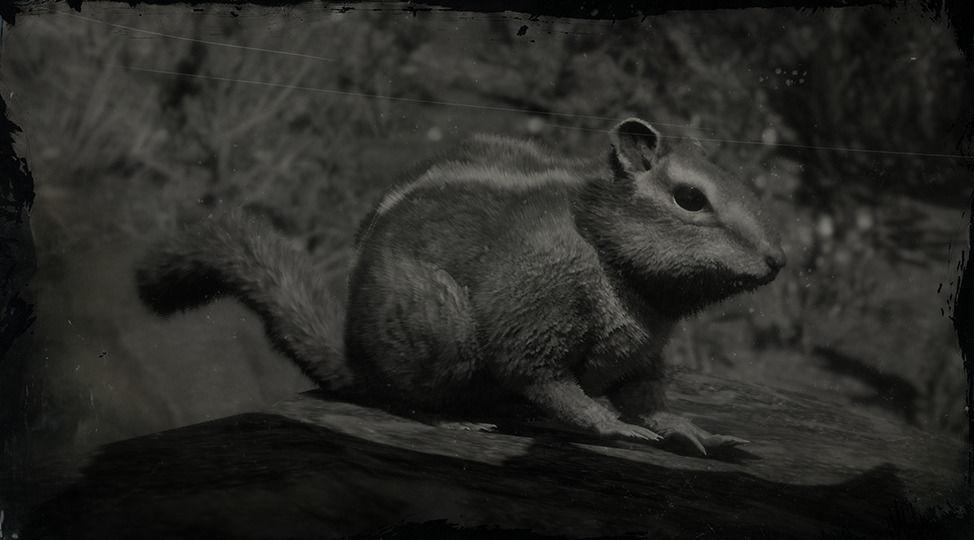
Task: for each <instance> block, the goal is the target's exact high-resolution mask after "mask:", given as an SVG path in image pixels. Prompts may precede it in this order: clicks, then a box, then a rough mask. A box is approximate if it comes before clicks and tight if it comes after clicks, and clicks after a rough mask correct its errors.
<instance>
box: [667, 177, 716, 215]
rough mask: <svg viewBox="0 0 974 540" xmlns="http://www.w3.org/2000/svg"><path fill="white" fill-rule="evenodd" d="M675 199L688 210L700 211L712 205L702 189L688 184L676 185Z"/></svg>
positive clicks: (681, 206)
mask: <svg viewBox="0 0 974 540" xmlns="http://www.w3.org/2000/svg"><path fill="white" fill-rule="evenodd" d="M673 201H674V202H676V204H678V205H679V206H680V208H682V209H684V210H686V211H687V212H699V211H701V210H703V209H705V208H707V207H708V206H710V203H709V202H707V196H706V195H704V194H703V192H702V191H700V190H699V189H697V188H695V187H693V186H688V185H686V184H681V185H679V186H676V189H674V190H673Z"/></svg>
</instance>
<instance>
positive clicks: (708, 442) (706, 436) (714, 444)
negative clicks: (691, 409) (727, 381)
mask: <svg viewBox="0 0 974 540" xmlns="http://www.w3.org/2000/svg"><path fill="white" fill-rule="evenodd" d="M644 423H645V425H647V426H648V427H650V428H651V429H653V430H655V431H658V432H659V433H660V434H662V435H663V444H664V445H673V446H676V447H678V448H680V449H683V450H684V451H686V452H687V453H690V454H693V455H697V456H700V457H706V456H708V455H709V454H708V452H707V450H708V449H710V450H714V449H717V448H730V447H736V446H739V445H742V444H748V443H750V441H748V440H747V439H742V438H740V437H734V436H732V435H715V434H713V433H710V432H708V431H706V430H704V429H702V428H699V427H697V426H695V425H694V424H693V423H692V422H690V421H689V420H687V419H686V418H683V417H682V416H678V415H675V414H672V413H656V414H654V415H652V416H650V417H648V418H646V419H645V421H644Z"/></svg>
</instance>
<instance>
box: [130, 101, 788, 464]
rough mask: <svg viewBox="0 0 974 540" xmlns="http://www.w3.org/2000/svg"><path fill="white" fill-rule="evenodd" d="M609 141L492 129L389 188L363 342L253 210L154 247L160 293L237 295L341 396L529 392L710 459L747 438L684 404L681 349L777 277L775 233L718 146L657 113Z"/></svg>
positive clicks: (577, 415)
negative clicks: (669, 130) (688, 330)
mask: <svg viewBox="0 0 974 540" xmlns="http://www.w3.org/2000/svg"><path fill="white" fill-rule="evenodd" d="M609 142H610V143H611V144H610V145H609V146H610V149H609V152H608V160H607V161H606V160H604V159H569V158H565V157H561V156H558V155H556V154H554V153H552V152H550V151H548V150H546V149H545V148H543V147H542V146H541V145H539V144H536V143H534V142H529V141H521V140H516V139H510V138H505V137H500V136H486V135H482V136H476V137H474V138H473V139H472V140H471V141H469V142H468V143H467V144H465V145H464V146H462V147H461V148H460V149H459V151H458V152H457V154H456V157H454V158H452V159H447V160H442V161H439V162H435V163H434V164H432V165H430V166H429V167H427V168H426V169H425V170H424V171H423V172H422V174H420V175H419V176H417V177H415V178H413V179H412V180H410V181H408V182H406V183H403V184H401V185H399V186H397V187H395V188H393V189H392V190H391V191H389V192H388V193H386V194H385V196H384V197H383V198H382V199H381V201H380V202H379V203H378V205H377V206H376V207H375V208H374V209H373V210H372V212H371V214H370V215H369V216H367V217H366V219H365V221H364V222H363V225H362V227H361V229H360V231H359V233H358V235H357V239H356V248H357V254H356V257H355V260H354V261H353V263H352V265H351V273H350V276H349V280H348V302H347V308H346V317H345V321H344V339H343V340H342V339H340V338H338V339H336V338H335V337H333V336H336V335H338V332H336V330H335V325H336V324H338V322H337V321H334V320H332V318H329V317H328V316H327V314H326V310H324V309H322V307H323V306H326V305H327V304H328V303H329V302H330V301H331V300H330V299H329V295H328V293H327V291H326V290H325V289H324V287H323V286H322V285H321V284H320V283H319V281H318V279H317V277H316V275H315V271H314V269H313V268H312V264H311V262H310V257H309V256H307V255H306V254H304V253H301V252H298V251H297V250H295V249H293V248H291V247H290V245H289V244H288V243H287V242H286V241H285V240H284V239H283V238H281V237H280V236H278V235H277V234H276V233H274V232H273V231H272V230H270V229H269V228H267V227H265V226H262V225H261V224H259V223H258V222H256V221H253V220H251V219H249V218H247V217H244V216H243V215H242V214H239V213H231V214H229V215H225V216H223V217H219V218H213V219H210V220H208V221H207V222H205V223H203V224H200V225H197V226H195V227H194V228H191V229H189V230H187V231H184V232H183V233H181V234H179V235H176V236H175V237H172V238H169V239H168V240H165V241H163V242H162V243H161V244H159V245H158V246H156V247H155V248H154V249H153V250H151V252H150V253H149V255H148V256H147V257H146V258H145V260H144V261H143V262H142V264H141V265H140V266H139V268H138V269H137V282H138V285H139V289H140V296H141V297H142V299H143V300H144V301H145V302H146V303H147V304H148V305H149V306H150V307H152V308H154V309H155V310H156V311H157V312H159V313H161V314H169V313H172V312H175V311H178V310H182V309H187V308H190V307H194V306H197V305H200V304H203V303H205V302H208V301H209V300H211V299H213V298H215V297H217V296H220V295H230V296H234V297H237V298H239V299H240V300H241V301H243V302H244V303H245V304H246V305H248V306H249V307H250V308H252V309H253V310H254V311H255V312H256V313H257V314H258V315H259V316H260V318H261V319H262V321H263V322H264V324H265V327H266V331H267V334H268V336H269V338H270V339H271V340H272V342H273V343H274V345H275V346H276V347H277V348H278V349H279V350H280V351H281V352H282V353H283V354H285V355H286V356H288V357H290V358H291V359H292V360H293V361H295V362H296V363H297V364H298V365H299V366H300V367H301V368H302V369H303V371H304V372H305V373H306V374H307V375H308V376H310V377H311V378H312V379H313V380H314V381H316V382H317V383H318V384H319V385H321V386H322V387H324V388H326V389H330V390H334V391H337V392H341V391H344V390H349V389H356V391H358V392H360V393H362V394H363V395H365V394H367V395H370V396H382V397H383V399H387V400H391V401H392V402H395V403H399V404H405V405H407V406H408V407H412V408H416V409H422V410H427V411H441V410H446V409H449V408H452V407H459V406H462V405H467V406H474V407H480V406H490V405H491V404H492V403H494V404H499V403H503V402H507V401H508V400H512V399H513V400H526V401H527V402H529V403H530V404H532V405H533V406H535V407H536V408H538V409H540V410H541V411H543V412H544V413H545V414H546V415H550V417H552V418H553V419H556V420H558V421H560V422H562V423H565V424H568V425H569V426H571V427H573V428H576V429H580V430H584V431H585V432H587V433H590V434H593V435H597V436H600V437H606V438H623V439H633V440H640V441H660V440H661V439H666V440H669V441H672V442H677V443H682V444H683V445H685V447H686V448H689V449H690V450H691V452H695V453H697V454H699V455H707V451H708V449H712V448H714V447H718V446H724V445H735V444H740V443H744V442H747V441H745V440H743V439H740V438H737V437H733V436H723V435H713V434H711V433H708V432H706V431H704V430H703V429H701V428H699V427H696V426H695V425H693V424H692V423H690V422H689V421H687V420H685V419H683V418H682V417H680V416H678V415H676V414H673V413H670V412H669V411H668V410H667V406H666V400H665V396H664V388H665V384H664V377H663V360H662V358H661V352H662V349H663V347H664V345H665V344H666V342H667V339H668V337H669V335H670V333H671V330H672V329H673V327H674V325H675V324H676V323H677V322H678V321H679V320H680V319H681V318H683V317H685V316H687V315H690V314H692V313H694V312H696V311H698V310H700V309H702V308H704V307H706V306H707V305H708V304H711V303H713V302H716V301H719V300H721V299H724V298H726V297H728V296H730V295H733V294H735V293H738V292H741V291H745V290H749V289H753V288H756V287H758V286H760V285H762V284H766V283H768V282H770V281H771V280H773V279H774V277H775V275H776V274H777V272H778V270H779V269H780V268H781V267H782V266H783V265H784V264H785V255H784V253H783V251H782V250H781V248H780V246H779V239H778V236H777V234H776V232H775V229H774V227H773V225H772V224H771V222H770V221H769V218H768V216H767V215H766V213H765V212H764V210H763V209H762V207H761V205H760V203H759V201H758V198H757V196H756V195H755V193H754V191H753V188H751V187H750V186H749V185H748V184H746V183H744V182H742V181H741V180H738V179H736V178H734V177H733V176H731V175H730V174H728V173H727V172H725V171H723V170H721V169H720V168H718V167H717V166H716V165H714V164H713V163H711V162H710V161H709V160H708V159H707V158H706V157H705V155H704V152H703V150H702V149H701V148H700V146H699V145H697V144H694V143H692V142H687V141H681V140H676V139H664V138H663V137H662V136H661V135H660V133H659V132H658V131H657V130H656V129H655V128H654V127H652V126H651V125H650V124H649V123H648V122H646V121H644V120H641V119H639V118H630V119H627V120H625V121H623V122H621V123H619V124H618V125H616V126H615V127H614V128H613V129H612V130H611V131H610V133H609ZM330 336H332V337H330ZM342 341H343V342H342Z"/></svg>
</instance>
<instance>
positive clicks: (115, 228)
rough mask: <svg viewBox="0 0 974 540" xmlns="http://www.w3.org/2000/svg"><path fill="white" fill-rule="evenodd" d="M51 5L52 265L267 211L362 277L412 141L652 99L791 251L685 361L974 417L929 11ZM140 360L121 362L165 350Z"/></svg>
mask: <svg viewBox="0 0 974 540" xmlns="http://www.w3.org/2000/svg"><path fill="white" fill-rule="evenodd" d="M51 11H57V12H59V13H58V14H50V15H43V16H32V17H25V18H23V20H22V21H18V23H17V26H16V27H15V28H14V29H13V30H12V31H11V32H9V33H8V35H5V36H4V40H5V44H4V51H3V52H4V54H3V58H2V61H3V63H2V87H3V91H4V93H5V95H8V94H12V100H11V110H12V114H13V116H14V119H15V120H16V121H17V122H18V123H19V124H21V125H22V126H23V127H24V129H25V132H26V134H27V136H26V137H25V140H24V144H25V148H26V150H25V152H24V153H25V154H26V157H27V158H28V160H29V162H30V164H31V166H32V167H33V169H34V175H35V178H36V181H37V203H36V204H35V216H34V221H33V223H34V229H35V236H36V241H37V244H38V251H39V259H40V261H41V267H42V271H41V273H40V275H39V277H38V284H37V286H38V287H41V288H42V287H45V286H48V287H52V288H56V287H57V283H59V282H62V281H64V279H65V276H64V270H63V269H64V268H76V267H77V265H74V266H71V265H70V264H68V262H69V261H78V260H82V261H84V260H85V258H86V255H85V254H86V253H89V252H90V250H92V249H94V248H95V247H97V246H103V245H105V244H107V243H112V242H121V243H123V244H124V245H132V246H139V245H141V244H142V243H144V241H145V240H146V239H150V238H152V237H154V235H156V234H158V233H160V232H162V231H164V230H165V229H167V228H170V227H174V226H176V225H178V224H179V223H182V222H184V221H187V220H193V219H198V218H199V217H200V216H203V215H205V214H207V213H210V212H214V211H219V210H220V209H221V208H226V207H238V206H244V207H248V208H250V209H251V210H253V211H256V212H259V213H262V214H264V215H266V216H267V217H269V218H270V219H271V220H272V221H273V222H274V223H275V224H276V225H277V226H278V227H279V228H280V229H281V230H282V231H284V232H285V233H286V234H287V235H289V236H290V237H292V238H293V239H294V242H295V245H296V246H298V247H300V248H302V249H307V250H308V251H309V252H311V253H312V254H313V255H314V256H315V257H316V259H317V260H318V262H319V263H320V265H321V268H322V272H323V273H326V275H328V276H329V277H330V278H331V282H332V283H333V285H334V287H335V290H336V296H337V297H339V298H340V297H341V296H342V294H341V289H342V287H343V286H344V273H345V265H346V263H347V261H348V256H349V249H350V242H351V239H352V235H353V231H354V230H355V228H356V226H357V223H358V220H359V219H361V217H363V216H364V215H365V213H366V212H367V210H368V208H369V207H370V205H371V204H373V203H374V202H375V201H376V199H377V198H378V196H379V195H380V194H381V192H382V191H383V190H384V189H385V188H386V187H387V186H389V185H390V184H391V183H393V182H394V181H395V180H397V179H398V175H399V174H400V171H401V170H403V169H404V168H405V167H407V166H408V165H410V164H411V163H412V162H415V161H417V160H419V159H421V158H425V157H428V156H431V155H433V154H435V153H436V152H439V151H441V150H442V149H444V148H446V147H448V146H449V145H450V143H451V141H454V140H456V139H458V138H461V137H463V136H465V135H466V134H468V133H469V132H472V131H499V132H503V133H509V134H519V135H522V136H525V137H539V138H542V139H544V140H546V141H548V142H550V143H552V144H554V145H555V146H557V147H558V148H560V149H562V150H564V151H565V152H568V153H572V154H579V155H598V154H599V153H601V152H603V151H604V149H605V146H606V142H605V139H604V137H605V133H604V131H605V130H606V129H607V127H608V126H610V125H611V124H612V122H613V121H615V120H616V119H619V118H622V117H624V116H627V115H631V114H638V115H640V116H643V117H645V118H649V119H651V120H652V121H654V122H656V123H657V125H658V126H659V127H660V128H661V129H662V130H663V132H664V134H666V135H667V136H671V137H685V136H693V137H696V138H698V139H700V140H701V141H703V143H704V144H705V145H706V146H707V147H708V149H709V150H710V151H711V152H712V154H713V156H714V158H715V159H717V160H718V161H719V162H721V163H722V164H723V165H724V166H726V167H728V168H729V169H732V170H734V171H736V172H738V173H740V174H741V175H743V176H744V177H746V178H750V179H752V180H753V181H754V183H755V186H756V187H757V188H758V190H759V191H760V192H761V194H762V197H763V198H764V199H765V200H766V201H767V204H768V205H770V206H772V207H773V208H774V209H775V210H776V211H777V212H778V213H779V215H780V216H781V222H782V231H783V234H784V236H785V240H786V250H787V251H788V255H789V260H790V263H789V267H788V268H787V272H786V273H785V274H784V275H782V276H781V277H780V278H779V279H778V280H776V281H775V282H774V283H773V284H772V285H771V286H769V287H767V288H765V289H764V290H761V291H759V292H757V293H755V294H753V295H748V296H746V297H742V298H739V299H735V300H732V301H729V302H726V303H724V304H722V305H720V306H716V307H715V308H714V309H711V310H709V311H707V312H706V313H704V314H702V315H701V316H700V317H698V318H696V319H694V320H692V321H688V322H687V323H686V324H684V325H683V326H682V328H681V330H680V332H679V333H678V335H677V336H676V339H675V340H674V342H673V344H672V346H671V353H672V356H673V358H674V359H675V361H676V362H677V363H678V364H682V365H683V366H686V367H688V368H691V369H700V370H705V371H714V372H720V373H724V374H726V375H729V376H735V377H739V378H745V379H748V380H755V381H763V382H765V383H768V384H779V385H784V386H789V387H795V388H800V389H804V390H814V391H819V392H826V393H829V395H831V396H833V397H835V399H846V400H848V401H849V402H850V403H853V404H859V405H862V406H876V407H880V408H882V409H885V410H888V411H891V414H894V415H897V416H900V417H902V418H905V419H907V420H909V421H911V422H915V423H918V424H921V425H924V426H927V427H929V428H931V429H941V430H946V431H952V432H956V433H960V432H961V430H962V429H963V426H964V425H965V412H964V393H963V392H964V381H963V369H962V365H961V360H960V355H959V352H958V350H957V348H956V344H955V341H956V340H955V338H954V336H953V333H952V329H951V325H950V321H949V319H948V318H947V316H946V314H945V313H944V310H945V309H947V308H949V302H950V301H951V300H952V296H951V295H952V293H953V291H954V288H955V287H956V283H955V282H954V280H955V279H956V277H957V275H958V272H957V265H958V264H959V261H960V259H961V258H962V257H963V256H964V255H963V254H962V253H961V252H960V247H961V246H963V245H964V242H965V241H966V238H965V237H964V234H965V222H964V216H962V214H961V212H962V210H963V208H964V206H965V205H966V203H967V200H968V199H967V198H968V197H969V196H970V192H971V181H970V169H969V164H970V161H965V160H962V159H955V158H951V157H944V156H942V155H941V156H935V155H924V154H958V153H960V152H961V151H962V150H963V148H962V147H961V146H959V145H960V144H961V143H964V144H967V145H968V146H967V148H966V150H967V151H968V152H970V151H971V147H970V141H971V135H970V132H965V129H966V128H967V127H968V126H969V125H970V120H971V118H970V117H971V114H970V113H971V111H970V110H969V109H967V108H966V107H967V106H968V105H967V104H966V103H965V102H964V99H965V98H967V97H969V96H970V95H974V88H972V84H971V82H972V79H971V73H970V72H969V71H968V70H967V69H966V68H965V67H964V61H963V58H962V57H961V55H960V53H959V51H958V50H957V48H956V47H955V45H954V43H953V41H952V36H951V34H950V30H949V29H948V28H946V26H945V25H944V24H943V23H942V22H940V21H937V20H935V17H934V16H932V15H931V14H927V13H918V12H912V11H904V10H897V11H890V10H885V9H879V8H862V9H844V10H829V11H825V10H823V11H816V12H799V11H796V10H747V11H721V12H711V13H679V14H671V15H665V16H660V17H652V18H647V19H645V20H638V19H633V20H625V21H614V22H613V21H581V20H579V21H575V20H539V19H530V18H527V17H521V16H518V15H514V14H506V15H480V14H469V13H461V12H432V13H415V14H412V15H406V14H404V13H402V12H399V11H395V10H389V11H381V10H377V11H370V10H367V9H355V10H352V11H349V12H347V13H339V12H335V11H330V10H328V8H324V7H321V6H314V7H312V6H307V7H304V6H302V7H293V8H287V9H283V10H282V9H276V10H275V9H264V8H256V7H255V8H249V7H248V8H245V9H240V8H231V7H208V8H206V9H204V10H202V11H199V12H198V11H195V10H191V9H189V8H185V7H172V8H160V7H146V8H140V9H137V10H136V9H126V8H116V7H105V6H102V5H91V6H88V5H86V6H85V11H84V12H83V14H82V16H83V17H90V18H94V19H98V20H102V21H105V22H108V23H111V24H113V25H116V26H110V25H106V24H101V23H98V22H96V21H91V20H82V19H79V18H77V17H76V16H74V15H71V14H64V13H63V11H65V9H64V8H62V7H56V6H54V5H52V7H51ZM119 25H120V26H119ZM133 28H141V29H145V30H149V31H151V32H155V34H147V33H141V32H138V31H135V30H133ZM159 34H171V35H177V36H183V37H187V38H192V39H191V40H187V39H172V38H166V37H162V36H160V35H159ZM214 42H222V43H232V44H237V45H245V46H246V47H249V48H250V49H241V48H238V47H225V46H218V45H215V44H214ZM256 49H261V50H256ZM267 51H290V52H291V53H301V54H303V55H305V56H299V55H294V54H274V53H272V52H267ZM147 70H148V71H147ZM175 72H179V73H182V75H175V74H174V73H175ZM515 110H521V111H524V112H516V111H515ZM965 136H966V137H967V139H965V138H964V137H965ZM965 141H966V142H965ZM850 149H851V150H850ZM857 149H858V150H882V152H872V151H854V150H857ZM951 246H953V248H951ZM82 266H83V265H82ZM117 271H118V272H119V273H120V274H121V273H124V272H127V271H129V268H128V267H127V266H125V267H119V269H118V270H117ZM91 294H97V293H96V292H92V293H91ZM79 304H83V302H79ZM77 309H78V310H83V308H81V307H78V308H77ZM74 317H76V320H77V319H80V318H84V317H85V314H84V313H75V314H74ZM100 317H101V319H100V320H101V322H100V323H99V324H102V325H105V324H111V323H110V322H105V321H104V320H103V319H105V316H104V315H101V316H100ZM146 317H147V318H148V315H146ZM186 339H191V337H187V338H186ZM65 354H70V353H65ZM127 355H128V358H127V359H126V360H125V362H120V363H119V364H116V365H115V366H116V367H114V368H112V369H125V368H124V365H125V363H126V362H127V363H129V364H138V363H139V362H140V361H148V360H140V358H139V355H140V353H139V351H137V350H134V349H133V348H131V347H130V348H129V349H128V352H127ZM153 361H158V360H153ZM72 362H73V360H72ZM120 366H122V367H120ZM153 384H160V383H159V382H158V381H155V382H154V383H153ZM54 391H56V390H51V392H54ZM181 418H184V419H185V418H190V417H181Z"/></svg>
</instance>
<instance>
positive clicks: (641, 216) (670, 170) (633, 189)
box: [587, 118, 785, 312]
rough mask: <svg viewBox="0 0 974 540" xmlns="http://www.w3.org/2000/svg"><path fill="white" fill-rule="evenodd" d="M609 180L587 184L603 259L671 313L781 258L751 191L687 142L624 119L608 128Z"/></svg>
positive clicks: (742, 284)
mask: <svg viewBox="0 0 974 540" xmlns="http://www.w3.org/2000/svg"><path fill="white" fill-rule="evenodd" d="M610 140H611V143H612V150H611V152H610V154H609V164H610V170H611V173H610V175H609V176H610V178H602V179H600V180H599V181H598V182H596V183H595V184H593V186H592V188H591V189H590V190H589V191H590V193H589V196H588V197H587V199H588V205H587V206H588V207H589V208H591V209H592V211H591V212H590V215H593V216H594V218H593V219H591V220H589V223H590V226H589V227H588V228H589V229H590V233H589V234H588V236H589V237H590V238H591V239H592V240H593V241H594V243H595V244H596V247H597V248H598V249H599V251H600V253H601V254H602V256H603V258H604V259H606V260H607V261H608V262H609V263H610V264H612V265H613V266H615V267H617V268H618V269H619V270H621V271H622V273H623V274H624V275H628V276H630V277H631V278H633V279H635V280H636V281H637V282H638V285H639V287H640V289H641V290H642V291H644V292H645V293H646V294H648V295H650V296H655V297H657V299H658V300H659V301H662V302H663V303H664V304H669V305H665V306H661V307H664V308H669V309H670V310H671V311H673V312H692V311H695V310H697V309H700V308H701V307H703V306H705V305H707V304H709V303H712V302H715V301H718V300H721V299H723V298H726V297H727V296H730V295H732V294H734V293H737V292H740V291H743V290H748V289H752V288H755V287H758V286H760V285H763V284H765V283H768V282H770V281H771V280H773V279H774V277H775V276H776V275H777V273H778V271H779V270H780V269H781V267H782V266H784V264H785V254H784V252H783V251H782V250H781V246H780V240H779V237H778V233H777V231H776V230H775V227H774V225H773V224H772V223H771V221H770V220H769V217H768V215H767V212H766V211H765V210H764V209H763V208H762V205H761V203H760V201H759V200H758V197H757V195H756V193H755V191H754V190H753V188H752V187H751V186H750V185H749V184H747V183H745V182H743V181H741V180H739V179H737V178H735V177H734V176H732V175H731V174H729V173H728V172H726V171H723V170H721V169H720V168H719V167H717V166H716V165H715V164H713V163H712V162H711V161H710V160H708V159H707V158H706V156H705V155H704V152H703V150H702V148H700V146H699V145H697V144H696V143H694V142H687V141H680V140H675V139H665V140H664V138H663V137H662V136H661V135H660V134H659V132H658V131H657V130H656V129H654V128H653V127H652V126H651V125H649V123H647V122H645V121H643V120H640V119H638V118H630V119H628V120H625V121H623V122H621V123H619V124H618V125H617V126H616V127H615V128H614V129H613V130H612V131H611V133H610Z"/></svg>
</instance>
